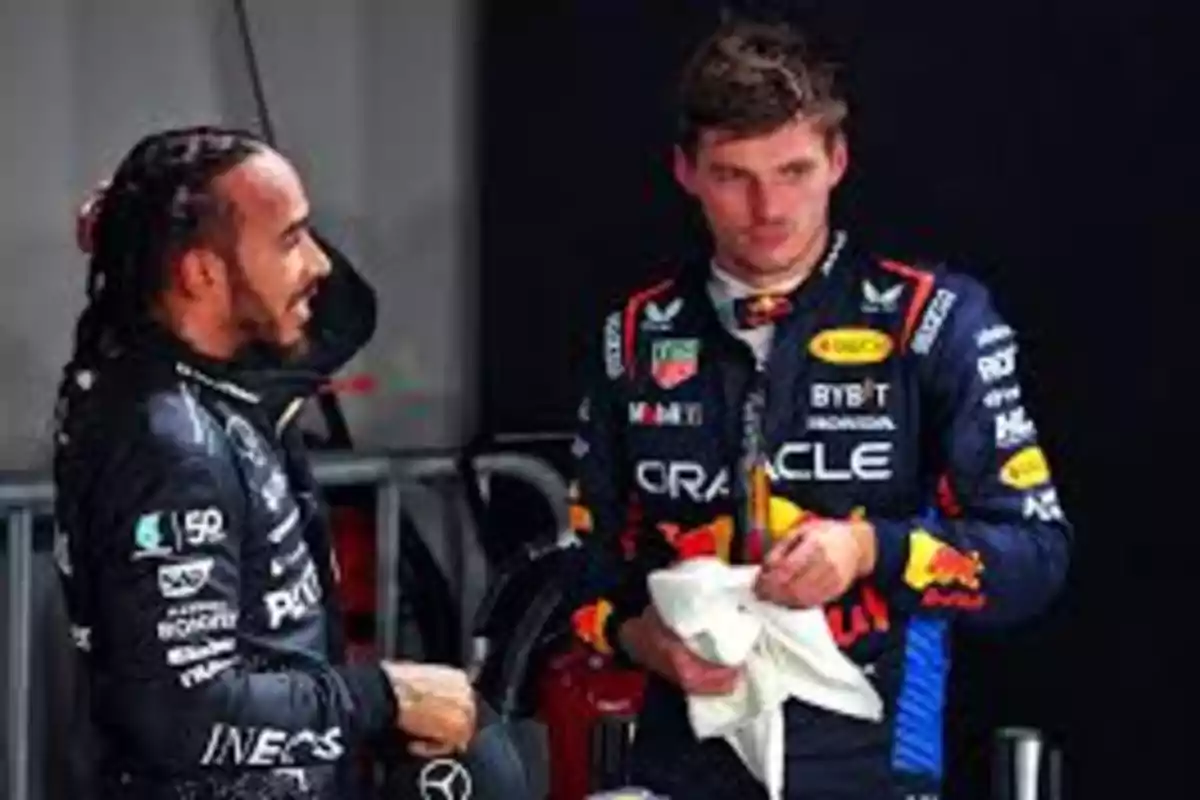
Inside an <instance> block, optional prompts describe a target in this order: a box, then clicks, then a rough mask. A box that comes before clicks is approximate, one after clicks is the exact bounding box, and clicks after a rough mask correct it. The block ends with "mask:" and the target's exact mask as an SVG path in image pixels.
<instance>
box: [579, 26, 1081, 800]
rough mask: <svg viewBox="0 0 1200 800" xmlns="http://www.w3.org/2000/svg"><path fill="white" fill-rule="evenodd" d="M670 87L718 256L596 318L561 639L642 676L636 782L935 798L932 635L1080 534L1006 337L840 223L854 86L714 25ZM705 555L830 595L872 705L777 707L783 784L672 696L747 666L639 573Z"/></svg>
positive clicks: (795, 796)
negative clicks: (683, 630) (656, 601)
mask: <svg viewBox="0 0 1200 800" xmlns="http://www.w3.org/2000/svg"><path fill="white" fill-rule="evenodd" d="M680 94H681V96H680V129H679V135H678V146H677V147H676V149H675V155H674V171H675V176H676V178H677V180H678V182H679V184H680V185H681V186H682V187H683V188H684V190H685V191H686V192H688V193H689V194H690V195H691V196H693V197H694V198H695V199H696V200H697V201H698V203H699V205H700V207H701V208H702V210H703V212H704V215H705V217H706V219H707V222H708V227H709V230H710V232H711V234H712V243H713V250H714V251H713V256H712V258H711V260H708V261H705V262H702V263H695V264H684V265H682V266H681V268H680V269H678V270H677V271H676V276H675V277H674V278H672V279H669V280H666V281H664V282H661V283H658V284H656V285H654V286H652V287H649V288H647V289H644V290H642V291H638V292H636V293H634V294H633V295H632V296H631V297H630V298H629V299H628V300H627V301H626V302H624V303H622V304H621V305H620V306H619V307H618V308H615V309H613V310H612V313H611V314H609V316H608V317H607V318H606V320H605V322H604V325H603V327H602V329H601V330H600V332H599V342H598V346H597V347H596V348H595V350H596V352H595V354H594V355H593V357H592V358H591V359H590V360H589V361H588V365H589V366H588V375H587V380H586V396H585V399H584V401H583V404H582V405H581V407H580V410H579V418H580V431H579V439H578V440H577V442H576V445H575V447H574V448H573V450H574V453H575V455H576V458H577V468H578V484H577V486H576V487H575V500H576V502H577V506H576V507H575V508H574V509H573V514H572V517H573V519H574V520H576V522H577V528H578V529H579V532H580V534H581V535H582V536H583V538H584V539H585V541H586V542H588V543H589V544H590V550H591V551H592V552H593V553H594V554H596V555H597V558H596V559H595V560H594V561H593V566H594V567H595V574H596V575H601V576H605V577H606V578H607V582H608V586H607V588H606V589H605V590H604V591H603V592H602V594H603V599H602V600H600V601H599V602H597V603H594V604H592V605H589V606H586V607H584V608H583V609H581V610H580V611H579V612H578V613H577V614H576V621H577V627H576V630H577V631H578V632H579V633H580V635H581V636H582V637H583V638H584V639H585V640H587V641H589V642H590V643H592V644H593V645H594V646H595V647H596V648H598V649H599V650H601V651H603V652H606V653H613V654H614V655H615V656H616V657H617V659H618V660H619V662H621V663H626V664H632V665H637V666H640V667H644V668H646V670H647V671H648V683H647V688H646V694H645V703H644V708H643V710H642V713H641V716H640V718H639V720H638V728H637V739H636V742H635V744H634V748H633V762H634V763H633V778H634V781H635V782H636V783H638V784H640V785H642V786H645V787H647V788H649V789H652V790H654V791H656V792H660V793H663V794H666V795H668V796H670V797H676V798H688V800H725V799H726V798H728V800H735V799H736V800H748V798H755V797H761V796H763V794H764V792H763V786H762V783H763V782H771V783H774V782H777V781H780V780H781V781H782V784H783V791H782V795H783V796H785V797H786V798H788V800H832V798H840V799H841V800H852V799H853V800H885V798H887V799H889V800H900V799H901V798H902V799H903V800H918V799H919V800H926V799H927V798H935V797H937V796H938V793H939V791H940V785H941V780H942V771H943V765H942V740H941V737H942V718H941V717H942V707H943V701H944V696H943V694H944V687H945V678H946V674H947V671H948V668H949V663H948V656H947V644H946V636H947V629H948V625H949V624H950V623H951V622H961V623H963V624H973V625H990V626H999V625H1007V624H1011V623H1013V622H1016V621H1018V620H1023V619H1027V618H1029V617H1030V616H1032V615H1034V614H1036V613H1038V612H1039V611H1040V610H1041V609H1043V608H1045V607H1046V605H1047V604H1048V603H1049V602H1050V600H1051V598H1052V597H1054V595H1055V594H1056V592H1057V591H1058V590H1059V588H1060V586H1061V585H1062V582H1063V579H1064V574H1065V572H1066V568H1067V562H1068V553H1069V549H1070V542H1071V528H1070V526H1069V524H1068V522H1067V521H1066V518H1065V516H1064V514H1063V511H1062V509H1061V507H1060V505H1059V502H1058V498H1057V494H1056V490H1055V486H1054V483H1053V482H1052V479H1051V475H1050V470H1049V468H1048V466H1047V459H1046V457H1045V454H1044V453H1043V451H1042V449H1041V447H1040V445H1039V444H1038V435H1037V430H1036V428H1035V426H1034V424H1033V420H1032V415H1030V414H1029V413H1028V412H1027V405H1026V402H1025V400H1026V398H1024V397H1023V395H1022V391H1021V385H1020V379H1019V374H1018V371H1017V361H1016V353H1017V343H1016V335H1015V333H1014V332H1013V330H1012V328H1011V327H1009V325H1008V324H1006V323H1005V322H1004V320H1003V319H1002V318H1001V317H1000V315H999V313H998V312H997V310H996V308H995V306H994V305H993V302H992V300H991V297H990V295H989V293H988V292H987V290H986V289H985V288H984V287H983V286H982V285H980V284H979V283H978V282H977V281H975V280H973V279H971V278H969V277H967V276H966V275H965V274H964V273H962V272H960V271H958V270H955V269H950V268H947V267H945V266H941V265H939V266H936V267H924V266H910V265H905V264H900V263H897V262H895V261H891V260H888V259H884V258H879V257H876V256H874V255H872V254H871V253H869V252H867V251H866V250H865V249H863V248H861V247H860V246H858V245H856V244H855V242H854V240H853V239H851V238H850V237H849V236H847V235H846V233H845V232H843V231H835V230H831V225H830V220H829V202H830V196H831V194H832V192H833V191H834V189H835V188H836V186H837V185H838V184H839V183H840V181H841V180H842V177H843V175H844V174H845V170H846V167H847V164H848V160H849V153H848V147H847V142H846V137H845V134H844V132H843V123H844V120H845V118H846V116H847V103H846V101H845V100H844V99H843V97H842V96H841V94H840V93H839V90H838V87H837V84H836V82H835V81H834V79H833V71H832V69H831V68H830V67H829V66H828V65H826V64H824V63H823V62H821V61H820V60H819V59H818V58H816V57H815V56H814V54H813V53H812V52H810V51H809V50H808V49H807V48H806V46H805V43H804V42H803V41H802V40H801V38H800V37H799V36H798V35H797V34H796V33H795V32H794V31H792V30H790V29H789V28H787V27H773V26H766V25H762V24H758V23H754V22H746V21H740V20H731V21H728V22H726V23H724V24H722V26H721V27H720V28H719V29H718V30H717V31H716V32H715V33H714V34H713V35H712V36H710V37H709V38H708V39H706V40H705V41H704V42H703V43H702V44H701V45H700V47H699V48H698V50H697V51H696V53H695V54H694V56H693V57H692V58H691V60H690V61H689V62H688V64H687V67H686V69H685V70H684V74H683V80H682V85H681V93H680ZM772 509H775V511H777V512H780V511H781V512H782V513H773V512H772ZM772 517H776V518H778V520H779V521H777V522H776V523H774V524H773V522H772ZM786 517H790V518H792V520H793V521H792V522H787V521H785V520H784V519H783V518H786ZM795 520H798V522H795ZM697 556H715V557H718V558H720V559H722V560H726V561H730V562H733V563H745V564H757V565H759V569H758V570H757V572H756V584H755V592H756V594H757V598H758V600H759V601H762V602H765V603H768V604H774V605H778V606H783V607H786V608H792V609H806V608H815V609H821V610H822V611H823V613H824V616H825V618H826V620H827V622H828V628H829V631H830V634H831V635H832V638H833V641H834V643H836V645H837V646H838V648H839V649H840V651H841V652H842V653H843V654H844V655H845V656H847V657H848V659H849V660H850V661H851V662H853V664H854V665H857V666H858V667H859V668H860V670H861V671H862V673H863V674H864V675H865V676H866V678H867V680H868V681H869V682H870V683H871V685H872V686H873V688H874V689H875V691H876V693H877V694H878V696H879V698H880V699H881V700H882V709H883V711H882V714H883V717H882V720H880V721H872V720H870V719H860V718H856V717H850V716H843V715H841V714H839V713H837V712H835V711H833V710H830V709H828V708H824V707H819V706H818V705H815V704H813V703H807V702H801V701H800V700H798V699H794V698H793V699H790V700H789V701H788V702H787V704H786V706H785V708H784V714H785V731H786V733H785V735H784V736H785V738H784V742H783V745H782V748H783V756H782V758H783V762H784V763H783V765H782V766H781V767H779V769H782V771H783V772H782V776H781V777H780V774H779V772H777V771H776V766H778V765H764V764H762V763H761V761H759V760H758V759H754V758H749V757H746V756H745V754H744V753H740V754H738V753H736V752H735V750H734V747H733V746H732V745H730V744H729V743H727V742H726V741H725V740H723V739H721V738H719V737H714V738H709V739H705V740H703V741H698V740H697V736H696V734H695V733H694V732H693V729H692V728H691V726H690V725H689V714H688V705H687V703H686V702H685V701H686V699H687V698H688V697H689V696H691V697H696V696H703V695H708V696H718V697H719V696H725V695H729V694H730V693H732V692H736V691H739V690H740V683H741V681H742V679H743V676H742V674H741V672H740V665H739V664H715V663H711V662H709V661H706V660H704V659H703V658H701V657H700V656H699V655H698V654H697V653H696V652H694V651H693V649H692V647H691V643H689V642H685V641H683V640H682V639H681V638H680V637H679V636H678V635H676V634H675V633H674V632H673V631H672V630H671V629H670V628H668V626H667V625H666V624H665V623H664V621H663V619H662V618H661V617H660V616H659V614H658V613H657V611H656V609H655V608H654V606H653V604H652V603H651V598H650V593H649V591H648V585H647V576H648V575H649V574H650V573H651V572H652V571H654V570H658V569H662V568H665V567H668V566H670V565H672V564H674V563H677V562H678V561H680V560H682V559H686V558H692V557H697ZM602 582H603V580H601V583H602ZM741 697H742V695H735V698H741ZM738 701H739V702H740V700H738ZM738 755H743V757H744V758H746V762H747V763H752V764H753V766H754V768H755V769H756V771H758V775H757V776H755V775H753V774H752V773H751V771H750V770H749V769H747V766H745V765H744V764H743V762H742V761H740V760H739V758H738ZM768 773H769V774H768ZM755 777H758V778H759V779H760V780H755ZM768 779H770V780H769V781H768Z"/></svg>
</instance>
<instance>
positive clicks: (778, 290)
mask: <svg viewBox="0 0 1200 800" xmlns="http://www.w3.org/2000/svg"><path fill="white" fill-rule="evenodd" d="M848 241H849V236H848V235H847V233H846V232H845V231H844V230H839V229H835V230H831V231H830V234H829V239H828V241H827V242H826V244H825V251H824V253H823V254H822V255H821V259H820V260H819V261H818V262H817V266H816V267H815V268H814V269H813V271H812V272H811V273H809V275H808V276H807V277H806V278H804V279H803V280H800V281H798V282H795V281H789V284H790V285H781V286H779V287H772V288H770V289H766V290H763V289H753V288H752V287H750V286H748V285H747V284H745V283H744V282H742V281H739V280H738V279H737V278H735V277H733V276H732V275H729V274H728V273H727V272H726V271H725V270H723V269H721V268H720V267H719V266H718V265H717V263H716V261H715V259H710V260H709V263H708V264H707V266H706V268H705V269H704V270H699V271H697V272H699V273H701V274H698V275H696V274H695V273H694V280H695V279H700V280H699V283H700V284H701V286H702V287H703V289H702V291H703V292H704V294H705V295H707V296H708V297H709V299H710V304H709V305H710V307H712V308H713V309H714V310H715V311H716V316H717V319H718V321H719V322H720V323H721V327H723V328H725V329H726V330H729V329H731V328H733V327H736V326H735V325H734V324H733V321H732V314H733V310H732V308H733V301H734V300H735V299H737V298H742V297H746V296H748V295H751V294H755V293H769V294H780V295H784V296H786V297H787V298H788V300H789V301H790V303H791V311H790V312H789V313H788V317H789V318H794V317H796V316H797V315H799V314H802V313H806V312H808V311H811V310H812V309H813V308H814V307H815V306H816V305H817V304H818V303H819V302H820V300H821V298H822V297H824V296H825V294H826V292H825V291H824V290H825V288H827V284H828V283H829V279H830V278H831V277H833V276H834V275H835V274H844V273H846V272H847V269H846V268H845V265H844V263H843V262H845V261H847V260H848V259H849V258H851V257H852V256H851V254H850V253H848V252H847V251H848V247H847V242H848ZM693 288H697V287H695V286H693ZM781 322H782V320H781Z"/></svg>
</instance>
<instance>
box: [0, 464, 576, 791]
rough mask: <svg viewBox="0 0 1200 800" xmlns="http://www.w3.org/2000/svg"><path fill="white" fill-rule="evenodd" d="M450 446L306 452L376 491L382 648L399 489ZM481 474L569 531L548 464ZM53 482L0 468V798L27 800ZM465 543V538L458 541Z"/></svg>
mask: <svg viewBox="0 0 1200 800" xmlns="http://www.w3.org/2000/svg"><path fill="white" fill-rule="evenodd" d="M459 458H460V456H459V455H458V454H457V453H456V452H438V451H432V452H420V453H409V454H404V453H397V454H379V455H368V454H359V453H320V454H316V455H314V456H313V459H312V461H313V472H314V475H315V477H316V479H317V481H318V482H319V483H320V484H321V485H322V486H324V487H326V488H333V487H345V486H371V487H374V488H375V490H376V492H377V504H376V524H375V536H376V541H375V547H376V559H377V561H376V571H375V591H376V594H375V597H376V604H377V606H376V608H377V614H376V628H375V639H376V644H377V646H378V647H379V650H380V652H382V653H395V652H397V646H398V640H399V622H400V620H399V617H398V615H397V613H396V610H397V608H398V607H399V604H400V591H401V587H400V582H399V575H400V536H401V529H402V527H401V519H402V514H403V508H402V502H401V497H402V489H403V487H404V486H405V485H406V484H409V483H413V482H419V481H421V480H422V479H427V478H430V477H437V476H444V475H448V474H452V473H453V472H454V471H455V470H457V469H458V466H459ZM473 464H474V468H475V471H476V473H477V474H478V475H479V476H480V477H481V478H486V477H487V476H491V475H505V476H507V477H511V478H516V479H518V480H523V481H524V482H526V483H528V484H529V485H530V486H532V487H533V488H534V489H536V490H537V491H539V492H540V493H541V494H542V495H543V496H544V497H545V498H546V500H547V502H548V503H549V505H550V507H551V509H552V510H553V512H554V518H555V524H556V526H557V529H558V531H560V532H566V531H567V530H569V527H570V525H569V521H568V514H567V485H566V482H565V481H564V480H563V478H562V476H561V475H560V474H559V473H558V472H557V471H556V470H555V469H554V468H553V467H552V466H550V465H549V464H548V463H546V462H545V461H543V460H542V459H539V458H537V457H535V456H531V455H527V454H524V453H510V452H500V453H484V454H480V455H478V456H476V457H475V458H474V459H473ZM53 505H54V486H53V483H52V482H51V480H50V479H49V478H48V477H47V476H46V475H44V474H41V473H12V472H8V473H4V472H0V518H3V519H5V520H6V523H7V524H6V525H5V527H4V528H0V530H2V531H3V533H4V535H5V536H6V538H7V540H8V541H7V553H8V571H7V576H6V591H7V595H8V630H9V635H8V641H7V642H5V650H6V656H7V659H8V685H7V687H6V690H7V691H6V695H7V712H8V720H7V726H6V731H5V734H6V737H7V742H6V749H7V760H8V775H7V782H6V786H5V789H6V792H5V793H4V795H3V796H4V797H6V798H8V800H31V798H30V797H29V776H30V757H29V741H30V710H31V701H30V697H31V685H30V664H31V654H32V648H33V636H32V617H33V608H32V606H33V585H32V584H33V556H34V542H33V532H34V520H35V519H36V518H37V517H39V516H48V515H51V514H52V513H53ZM460 544H462V545H463V546H466V545H467V543H460Z"/></svg>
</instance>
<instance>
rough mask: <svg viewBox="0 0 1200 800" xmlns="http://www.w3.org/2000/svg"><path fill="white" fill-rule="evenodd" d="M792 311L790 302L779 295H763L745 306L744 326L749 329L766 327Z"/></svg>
mask: <svg viewBox="0 0 1200 800" xmlns="http://www.w3.org/2000/svg"><path fill="white" fill-rule="evenodd" d="M791 310H792V301H791V300H789V299H788V298H787V297H785V296H784V295H781V294H763V295H759V296H757V297H754V298H752V299H751V300H750V302H749V303H747V304H746V324H747V325H750V326H751V327H757V326H759V325H767V324H769V323H772V322H774V321H775V320H777V319H779V318H781V317H785V316H787V315H788V314H789V313H790V312H791Z"/></svg>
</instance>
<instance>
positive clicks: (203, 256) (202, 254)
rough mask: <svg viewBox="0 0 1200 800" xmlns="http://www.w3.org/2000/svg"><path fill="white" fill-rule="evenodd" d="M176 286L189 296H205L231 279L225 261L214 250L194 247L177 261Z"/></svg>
mask: <svg viewBox="0 0 1200 800" xmlns="http://www.w3.org/2000/svg"><path fill="white" fill-rule="evenodd" d="M173 277H174V278H175V283H176V288H178V289H179V291H181V292H182V293H183V294H184V295H186V296H187V297H204V296H205V295H208V294H211V293H212V292H213V291H214V290H216V289H220V288H221V287H223V286H224V285H225V284H226V283H227V282H228V280H229V277H228V274H227V272H226V269H225V261H224V260H223V259H222V258H220V257H219V256H218V255H217V254H216V253H214V252H213V251H212V250H209V249H207V248H203V247H193V248H189V249H188V250H186V251H184V253H183V254H182V255H181V256H180V257H179V259H178V260H177V261H176V262H175V270H174V276H173Z"/></svg>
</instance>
